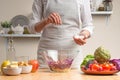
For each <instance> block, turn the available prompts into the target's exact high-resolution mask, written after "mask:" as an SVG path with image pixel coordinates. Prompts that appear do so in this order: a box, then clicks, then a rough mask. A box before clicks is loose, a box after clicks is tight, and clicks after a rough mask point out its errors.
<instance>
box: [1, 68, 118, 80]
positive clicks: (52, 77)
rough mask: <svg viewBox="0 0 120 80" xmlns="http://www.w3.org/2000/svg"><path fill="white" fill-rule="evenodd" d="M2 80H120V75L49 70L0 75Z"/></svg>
mask: <svg viewBox="0 0 120 80" xmlns="http://www.w3.org/2000/svg"><path fill="white" fill-rule="evenodd" d="M0 80H120V73H116V74H114V75H86V74H84V73H82V72H81V71H80V70H71V71H70V72H67V73H55V72H50V71H49V69H40V70H39V71H37V72H35V73H29V74H20V75H18V76H6V75H2V74H0Z"/></svg>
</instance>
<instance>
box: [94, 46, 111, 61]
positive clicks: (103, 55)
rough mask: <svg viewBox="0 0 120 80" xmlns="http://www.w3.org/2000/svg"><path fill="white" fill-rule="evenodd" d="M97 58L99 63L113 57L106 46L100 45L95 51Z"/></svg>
mask: <svg viewBox="0 0 120 80" xmlns="http://www.w3.org/2000/svg"><path fill="white" fill-rule="evenodd" d="M94 57H95V60H96V61H98V62H99V63H104V62H108V61H109V60H110V58H111V55H110V52H109V51H108V50H106V49H105V48H104V47H102V46H100V47H98V48H97V49H96V50H95V52H94Z"/></svg>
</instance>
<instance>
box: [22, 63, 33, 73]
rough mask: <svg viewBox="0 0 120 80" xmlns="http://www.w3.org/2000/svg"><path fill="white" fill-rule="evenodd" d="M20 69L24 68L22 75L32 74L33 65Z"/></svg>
mask: <svg viewBox="0 0 120 80" xmlns="http://www.w3.org/2000/svg"><path fill="white" fill-rule="evenodd" d="M20 67H21V68H22V71H21V73H22V74H27V73H30V72H31V70H32V65H27V66H20Z"/></svg>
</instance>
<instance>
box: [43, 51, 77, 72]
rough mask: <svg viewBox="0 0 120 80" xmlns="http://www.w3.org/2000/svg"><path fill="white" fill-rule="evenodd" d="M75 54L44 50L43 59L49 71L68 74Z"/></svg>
mask: <svg viewBox="0 0 120 80" xmlns="http://www.w3.org/2000/svg"><path fill="white" fill-rule="evenodd" d="M77 54H78V51H75V50H46V51H45V52H44V58H45V60H46V62H47V64H48V66H49V69H50V70H51V71H54V72H68V71H70V70H71V65H72V63H73V61H74V58H75V57H76V56H77Z"/></svg>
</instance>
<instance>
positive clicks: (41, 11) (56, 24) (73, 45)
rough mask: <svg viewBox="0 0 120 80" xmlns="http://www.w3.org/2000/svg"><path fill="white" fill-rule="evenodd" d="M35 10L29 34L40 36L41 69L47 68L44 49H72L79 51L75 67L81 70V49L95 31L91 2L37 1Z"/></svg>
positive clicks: (77, 0) (38, 54)
mask: <svg viewBox="0 0 120 80" xmlns="http://www.w3.org/2000/svg"><path fill="white" fill-rule="evenodd" d="M32 10H33V17H32V19H31V21H30V26H29V31H30V32H31V33H41V37H40V42H39V45H38V52H37V59H38V61H39V63H40V67H41V68H45V67H47V66H46V64H45V59H44V57H43V54H42V51H43V50H44V49H48V50H58V49H72V50H79V51H80V53H79V54H78V55H77V57H76V58H75V61H74V63H73V65H72V67H73V68H79V66H80V61H81V58H82V53H81V46H82V45H84V44H86V42H87V39H88V38H90V37H91V35H92V34H93V29H94V27H93V23H92V16H91V10H90V2H89V0H34V2H33V5H32Z"/></svg>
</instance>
